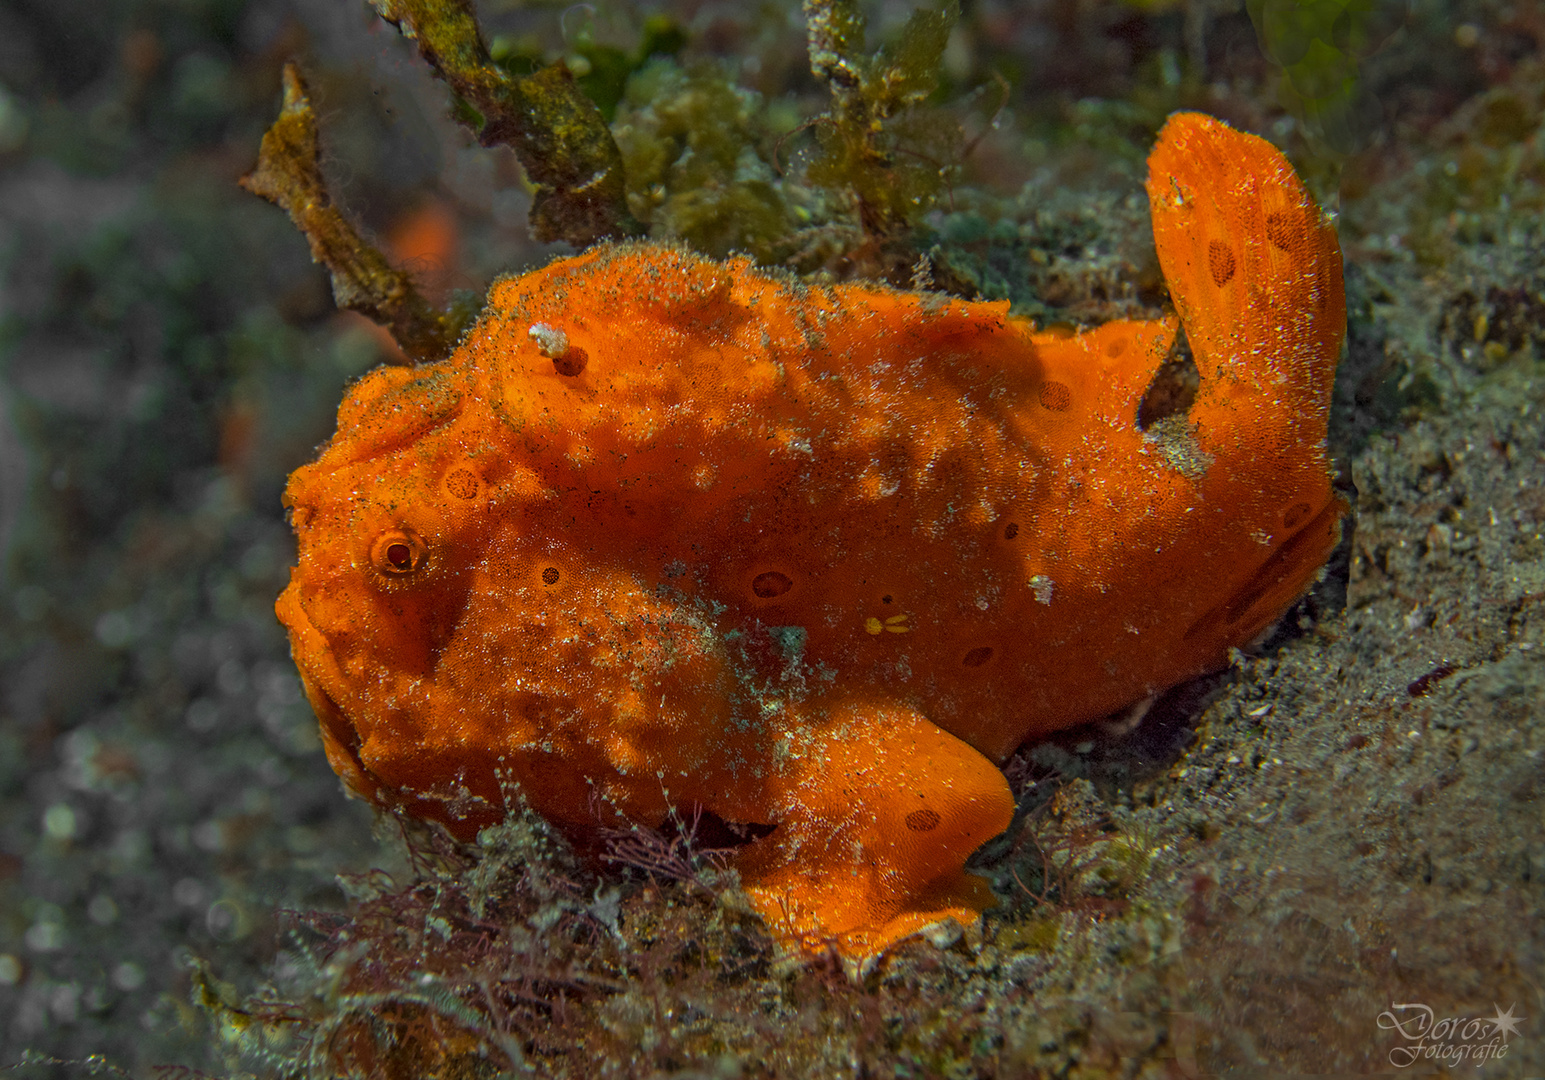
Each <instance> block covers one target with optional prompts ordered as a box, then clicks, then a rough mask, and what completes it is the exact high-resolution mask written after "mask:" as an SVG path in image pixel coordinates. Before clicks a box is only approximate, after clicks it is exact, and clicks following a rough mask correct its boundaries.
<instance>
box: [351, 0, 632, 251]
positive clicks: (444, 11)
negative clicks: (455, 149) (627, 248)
mask: <svg viewBox="0 0 1545 1080" xmlns="http://www.w3.org/2000/svg"><path fill="white" fill-rule="evenodd" d="M371 6H372V7H374V8H375V9H376V12H377V13H378V14H379V15H380V16H381V18H383V19H385V20H386V21H387V22H389V23H391V24H392V25H393V26H395V27H397V29H399V30H400V31H402V33H403V35H404V36H405V37H408V38H411V39H413V40H415V41H417V42H418V51H419V55H420V56H422V57H423V58H424V60H425V61H426V62H427V63H428V64H429V66H430V67H432V68H433V69H434V70H435V73H436V74H438V75H439V76H440V77H441V78H442V79H444V80H445V81H446V83H447V84H448V85H449V86H450V88H451V90H452V91H453V92H454V93H455V94H456V95H457V96H458V97H459V98H461V100H462V101H463V102H464V103H465V104H466V105H468V106H470V109H469V110H458V114H459V115H461V118H462V119H463V121H464V122H468V123H469V125H470V126H475V127H476V128H477V137H478V141H479V142H481V143H482V144H483V145H484V146H497V145H499V144H501V143H502V144H504V145H506V146H509V147H510V148H511V149H512V150H514V151H515V156H516V157H517V158H518V159H519V160H520V164H521V166H522V167H523V168H524V169H525V170H526V176H527V178H528V179H529V180H530V181H531V184H532V186H533V187H535V188H536V193H535V196H534V197H533V199H532V204H531V234H532V235H533V236H534V237H536V239H538V240H541V241H551V240H567V241H568V242H569V243H571V244H573V245H574V246H576V247H584V246H586V245H588V244H591V243H594V242H595V241H596V240H600V239H603V238H605V237H608V236H636V235H640V234H641V233H642V232H643V228H642V227H641V226H640V225H639V223H638V222H637V221H636V220H635V219H634V217H633V215H632V214H631V213H630V212H629V211H628V204H627V188H626V184H625V182H624V172H623V164H622V154H621V152H620V151H619V150H618V149H617V143H616V141H615V140H614V139H613V138H612V133H611V130H610V129H609V128H608V127H607V126H606V119H605V118H604V117H603V116H602V115H601V110H600V109H598V108H597V107H596V105H595V103H594V102H592V101H591V100H590V99H589V98H588V97H586V96H585V94H584V92H583V91H582V90H581V89H580V88H579V85H578V84H577V83H575V81H574V76H573V75H571V74H570V73H569V70H568V68H566V67H564V65H563V64H562V63H561V62H559V63H556V64H550V65H548V66H547V67H545V68H542V69H541V70H539V71H536V72H534V73H532V74H531V75H527V76H524V77H516V76H513V75H511V74H509V73H508V72H506V71H505V70H503V69H502V68H500V67H499V66H498V65H497V64H495V63H494V62H493V59H492V58H491V57H490V56H489V55H488V49H487V47H486V46H485V45H484V44H483V36H482V33H481V31H480V30H479V29H478V24H477V16H476V14H474V12H473V10H472V5H471V2H470V0H371ZM472 111H475V113H476V114H477V115H476V116H475V117H468V116H467V115H465V113H466V112H472ZM473 121H475V123H473Z"/></svg>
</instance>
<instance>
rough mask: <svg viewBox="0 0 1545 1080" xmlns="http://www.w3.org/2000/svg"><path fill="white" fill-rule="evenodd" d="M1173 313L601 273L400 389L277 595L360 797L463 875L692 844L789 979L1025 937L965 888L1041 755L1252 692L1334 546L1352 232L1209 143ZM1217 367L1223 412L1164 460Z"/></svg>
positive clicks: (304, 511) (1164, 219) (1159, 180)
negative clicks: (500, 853) (697, 842)
mask: <svg viewBox="0 0 1545 1080" xmlns="http://www.w3.org/2000/svg"><path fill="white" fill-rule="evenodd" d="M1149 167H1150V173H1149V179H1148V196H1149V201H1150V204H1151V207H1152V213H1153V221H1154V237H1155V241H1156V243H1157V246H1158V254H1159V261H1160V265H1161V267H1162V269H1163V271H1164V275H1165V278H1166V280H1167V282H1168V284H1169V287H1170V291H1171V294H1172V296H1173V299H1174V306H1175V310H1176V312H1177V315H1178V320H1177V318H1176V317H1170V318H1165V319H1158V320H1152V321H1124V322H1112V323H1109V324H1107V325H1104V326H1101V327H1098V328H1095V329H1090V330H1085V331H1082V332H1079V333H1075V334H1072V335H1067V334H1056V333H1048V332H1042V331H1038V330H1037V329H1036V327H1035V326H1034V325H1033V324H1031V323H1030V322H1028V321H1026V320H1024V319H1021V318H1016V317H1014V316H1012V315H1010V314H1009V312H1008V305H1007V304H1006V303H971V302H964V301H960V300H953V299H948V298H945V297H942V296H938V295H928V294H917V293H908V292H900V291H895V290H891V289H887V288H881V287H876V286H871V285H859V284H845V285H811V284H803V283H800V282H798V281H796V280H794V279H791V278H788V277H784V276H780V275H775V274H769V273H765V272H761V271H758V270H757V269H755V268H754V267H753V266H752V265H751V264H750V262H749V261H747V260H744V259H731V260H729V261H727V262H713V261H709V260H707V259H703V258H700V257H698V256H695V255H693V254H690V253H689V252H687V251H685V250H683V249H681V248H677V247H669V246H659V245H650V244H625V245H615V246H602V247H598V248H596V249H593V250H591V251H589V252H587V253H585V254H583V255H580V256H577V257H574V258H565V259H560V260H558V261H555V262H553V263H552V264H550V265H548V266H546V267H545V268H543V269H540V270H536V271H533V272H531V273H528V274H524V275H521V276H518V277H509V278H506V279H504V280H501V281H499V282H498V283H497V284H495V285H494V287H493V288H492V290H491V291H490V293H489V296H488V305H487V309H486V311H485V312H484V314H483V316H482V319H481V321H480V322H479V323H478V324H477V327H476V328H475V329H474V330H473V331H472V332H471V334H470V335H469V336H468V337H467V338H466V340H465V341H464V342H463V343H462V344H461V346H460V347H459V348H458V349H457V350H456V352H455V353H454V355H452V356H451V357H450V358H449V359H447V360H445V361H443V362H440V363H437V364H433V365H428V366H423V367H418V368H401V367H396V368H382V369H379V370H377V371H375V372H372V373H371V374H369V375H367V376H365V377H364V378H363V379H361V380H360V381H359V382H358V383H356V384H355V385H354V386H353V387H352V388H351V389H350V391H349V392H348V394H347V396H346V399H345V400H344V402H343V404H342V407H341V408H340V410H339V413H338V430H337V434H336V435H335V436H334V437H333V439H332V440H331V441H330V442H329V443H328V444H327V446H326V447H325V448H324V449H323V451H322V453H321V455H320V457H319V458H318V459H317V460H316V461H315V462H314V463H312V464H310V465H306V466H304V467H302V468H300V469H298V470H296V472H295V473H294V475H293V476H292V477H291V478H290V482H289V487H288V489H287V491H286V493H285V502H286V505H287V506H288V507H289V510H290V516H291V522H292V523H293V526H294V528H295V532H296V535H297V537H298V540H299V560H298V562H299V565H297V566H296V567H295V568H294V570H293V572H292V575H291V581H290V585H289V587H288V588H287V589H286V590H285V591H284V593H283V595H281V596H280V597H279V601H278V614H279V618H280V620H281V621H282V622H283V623H284V625H285V627H286V628H287V629H288V631H289V634H290V641H291V645H292V649H293V653H294V657H295V661H296V663H297V665H298V666H299V668H300V671H301V673H302V676H303V679H304V683H305V686H306V690H307V693H308V695H309V697H310V700H311V702H312V704H313V706H314V707H315V709H316V712H317V715H318V717H319V718H320V720H321V726H322V736H323V741H324V743H325V746H326V750H327V754H328V758H329V760H330V761H331V763H332V765H333V767H334V768H335V769H336V770H337V771H338V773H339V775H340V776H341V777H342V778H343V780H344V782H345V783H346V785H347V786H348V788H349V789H350V790H351V791H352V792H354V793H355V794H357V795H358V796H360V797H362V798H365V799H368V800H370V801H372V802H374V803H376V804H378V805H380V806H383V807H390V808H395V809H398V810H400V811H403V812H406V813H409V814H413V815H417V816H419V817H423V818H428V819H433V820H435V821H439V822H442V823H444V824H445V826H446V827H448V828H449V829H450V830H451V831H452V832H453V833H455V834H456V835H458V836H460V837H464V838H471V837H473V836H475V835H476V833H477V832H478V830H479V829H481V828H483V827H484V826H487V825H489V824H492V823H495V822H498V821H500V820H501V819H502V818H504V816H505V815H506V814H507V813H509V812H510V809H511V808H512V807H514V806H517V805H519V803H520V801H521V800H524V802H525V803H526V804H528V805H529V806H530V807H532V808H533V809H535V810H536V811H538V812H540V813H542V814H544V815H546V816H547V817H548V818H549V819H550V820H551V821H553V822H554V823H556V824H557V825H559V826H560V827H562V828H563V829H565V830H567V831H568V832H570V833H571V834H572V835H575V836H577V837H583V836H585V835H590V836H593V835H594V834H595V833H596V831H597V829H598V828H599V827H600V826H602V825H614V824H617V823H618V822H621V821H630V822H637V823H642V824H646V825H658V824H660V823H661V822H663V821H664V820H665V819H666V817H667V816H668V814H669V813H670V812H671V810H672V808H673V807H684V808H685V807H694V806H695V807H699V808H702V809H703V810H705V811H707V812H711V813H712V814H714V815H717V816H718V817H719V818H721V819H723V820H724V821H726V822H730V823H743V824H746V825H754V826H759V828H757V829H755V830H753V831H754V832H755V833H756V834H757V835H758V836H759V838H758V839H756V840H754V841H753V842H751V843H749V844H747V845H746V846H744V847H742V848H740V849H738V853H737V854H736V856H735V859H734V865H735V867H736V868H737V869H738V871H739V873H740V876H741V880H742V883H743V885H744V887H745V889H746V891H747V893H748V894H749V895H750V897H751V898H752V900H753V902H754V903H755V904H756V906H757V907H758V908H759V910H760V911H761V912H762V914H763V915H764V916H765V918H766V920H767V922H768V924H769V926H770V927H771V928H772V930H773V932H774V933H775V934H776V935H778V936H779V937H780V938H781V939H783V940H784V941H785V942H787V943H788V944H790V945H793V946H797V947H804V948H811V949H825V948H835V949H836V950H837V951H838V952H839V953H841V954H843V955H844V956H846V957H848V958H850V959H859V960H862V959H865V958H869V957H873V956H875V955H877V954H878V953H879V952H881V951H883V950H884V949H886V948H887V947H888V946H890V945H891V944H893V943H894V942H896V941H898V940H899V939H901V938H903V937H906V936H907V935H910V934H913V933H915V932H917V931H919V930H921V929H923V928H926V927H928V926H929V925H931V924H934V923H937V922H940V921H941V920H945V919H950V918H953V919H955V920H957V921H959V922H962V923H965V922H968V921H970V920H974V919H977V918H978V917H979V916H980V914H981V913H982V911H983V910H984V909H985V908H987V907H989V906H991V905H992V904H993V903H994V897H993V893H992V891H991V889H990V888H989V887H988V885H987V883H986V882H985V881H984V880H983V879H982V878H980V877H977V876H976V875H974V874H972V873H969V872H967V871H966V870H965V869H964V863H965V860H966V858H967V857H968V856H969V855H970V854H971V853H972V852H973V851H974V850H975V849H976V848H977V847H979V846H980V845H981V844H982V843H983V842H984V841H986V840H988V839H990V838H991V837H992V836H994V835H995V834H997V833H999V832H1001V831H1002V830H1003V829H1004V828H1005V827H1006V826H1007V825H1008V823H1009V820H1010V816H1011V813H1012V810H1013V800H1012V798H1011V795H1010V792H1009V788H1008V785H1007V784H1006V783H1005V781H1004V777H1003V774H1002V773H1001V772H1000V770H999V764H1000V763H1001V762H1002V761H1003V760H1004V758H1005V757H1006V756H1007V755H1008V754H1009V753H1011V752H1012V751H1013V750H1014V749H1015V748H1016V747H1017V746H1019V745H1020V744H1021V743H1023V742H1025V741H1026V740H1027V739H1033V738H1036V737H1039V736H1044V735H1047V734H1048V733H1051V732H1055V731H1057V730H1059V729H1063V728H1068V727H1070V726H1073V725H1077V724H1080V723H1084V722H1086V721H1089V720H1092V719H1095V718H1098V717H1101V716H1105V715H1108V714H1110V713H1112V712H1114V711H1116V710H1120V709H1124V708H1127V707H1129V706H1132V705H1134V704H1135V703H1139V702H1142V701H1143V700H1145V699H1148V698H1150V697H1152V696H1153V695H1154V694H1157V693H1159V692H1160V691H1163V690H1164V689H1166V688H1168V687H1170V686H1173V685H1175V684H1176V683H1178V682H1180V681H1182V680H1185V679H1188V678H1191V677H1193V676H1196V675H1198V674H1201V673H1204V672H1207V671H1209V670H1213V669H1217V668H1219V667H1221V666H1223V665H1224V664H1225V662H1226V658H1227V654H1228V651H1229V649H1230V648H1231V647H1234V646H1238V645H1241V644H1243V643H1245V642H1247V641H1249V640H1250V639H1251V638H1253V637H1255V636H1256V635H1257V634H1258V633H1260V631H1261V630H1262V629H1263V628H1265V627H1267V626H1268V625H1269V624H1271V623H1272V621H1273V620H1275V619H1276V618H1278V616H1280V615H1281V614H1282V613H1283V611H1284V610H1286V609H1287V607H1288V606H1289V605H1290V604H1291V603H1292V602H1293V601H1294V599H1295V598H1296V597H1298V596H1299V594H1300V593H1301V592H1302V591H1303V590H1304V588H1305V587H1306V585H1307V584H1308V583H1309V582H1310V581H1311V580H1312V579H1313V578H1314V576H1315V574H1316V572H1317V570H1318V569H1319V567H1320V566H1321V564H1322V563H1323V562H1324V560H1325V559H1326V557H1327V556H1328V554H1329V552H1330V551H1331V549H1332V547H1333V546H1334V545H1335V543H1336V541H1337V538H1338V536H1339V532H1340V524H1339V522H1340V518H1341V516H1342V514H1343V513H1344V512H1345V510H1346V507H1345V505H1344V504H1343V503H1342V502H1341V501H1340V500H1339V499H1338V498H1337V497H1336V496H1335V494H1334V493H1333V491H1332V489H1331V484H1330V480H1329V470H1328V464H1327V460H1326V452H1325V434H1326V418H1327V412H1328V405H1329V397H1330V391H1331V382H1332V378H1333V375H1334V371H1335V366H1336V361H1337V358H1338V355H1339V353H1340V349H1341V342H1342V337H1343V332H1344V325H1345V298H1344V293H1343V288H1342V279H1341V256H1340V251H1339V248H1338V246H1337V241H1336V235H1335V231H1334V229H1333V228H1332V226H1331V224H1330V223H1329V222H1328V220H1327V219H1326V217H1325V216H1324V215H1323V214H1322V213H1321V212H1320V210H1319V209H1318V207H1316V206H1315V204H1314V202H1313V201H1312V199H1311V198H1310V197H1309V195H1308V193H1307V192H1306V191H1305V189H1304V186H1303V184H1302V183H1301V182H1300V181H1299V180H1298V178H1297V177H1296V176H1295V175H1294V173H1293V170H1292V169H1291V167H1290V166H1289V165H1288V164H1287V162H1286V161H1285V160H1284V159H1283V157H1282V156H1281V155H1280V154H1279V153H1278V152H1277V151H1276V150H1275V149H1273V148H1272V147H1271V146H1270V145H1269V144H1267V143H1266V142H1264V141H1262V140H1261V139H1258V138H1255V137H1253V136H1250V135H1246V134H1242V133H1239V132H1236V131H1234V130H1232V129H1230V128H1229V127H1227V126H1225V125H1224V124H1222V123H1220V122H1218V121H1216V120H1213V119H1210V118H1208V117H1205V116H1201V115H1197V114H1194V113H1187V114H1179V115H1176V116H1174V117H1172V118H1171V119H1170V121H1169V122H1168V124H1167V125H1166V126H1165V128H1164V130H1163V133H1162V134H1161V136H1160V138H1159V142H1158V145H1157V146H1156V148H1155V149H1154V151H1153V154H1152V157H1151V158H1150V159H1149ZM1177 325H1181V326H1183V327H1184V330H1185V335H1186V338H1187V339H1188V341H1189V344H1190V348H1191V350H1192V353H1193V355H1194V358H1195V361H1196V366H1197V369H1198V372H1199V375H1200V386H1199V389H1198V391H1197V394H1196V397H1195V400H1194V402H1193V403H1192V404H1191V406H1190V407H1189V409H1188V410H1187V411H1186V412H1185V413H1184V414H1180V415H1175V416H1171V417H1169V418H1168V419H1166V420H1164V421H1162V422H1160V423H1157V424H1152V425H1150V426H1149V427H1148V428H1147V429H1146V430H1145V429H1144V428H1143V427H1142V426H1141V425H1140V424H1139V422H1138V410H1139V404H1140V403H1141V401H1142V399H1143V396H1144V392H1145V390H1147V388H1148V387H1149V385H1150V384H1151V383H1152V381H1153V379H1154V375H1155V372H1156V370H1157V369H1158V368H1159V366H1160V364H1161V363H1162V362H1163V361H1164V360H1165V358H1166V357H1167V356H1169V355H1170V353H1171V349H1172V346H1173V345H1174V344H1175V339H1176V335H1177Z"/></svg>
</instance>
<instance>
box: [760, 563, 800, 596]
mask: <svg viewBox="0 0 1545 1080" xmlns="http://www.w3.org/2000/svg"><path fill="white" fill-rule="evenodd" d="M793 587H794V579H793V578H791V577H789V576H788V575H787V574H783V573H779V572H778V571H777V570H765V571H763V572H762V573H760V574H758V575H756V577H754V578H752V579H751V592H752V593H753V594H755V595H756V597H757V598H758V599H760V600H772V599H774V598H776V597H779V596H782V595H783V594H784V593H786V592H788V591H789V590H790V589H792V588H793Z"/></svg>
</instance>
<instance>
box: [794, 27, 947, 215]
mask: <svg viewBox="0 0 1545 1080" xmlns="http://www.w3.org/2000/svg"><path fill="white" fill-rule="evenodd" d="M959 17H960V5H959V3H958V0H941V2H940V3H939V5H938V6H937V7H925V8H920V9H919V10H917V11H914V12H913V13H912V16H911V18H909V19H908V20H907V24H906V26H905V27H904V28H903V30H902V32H901V34H900V35H899V37H898V38H897V39H896V42H895V44H893V45H890V46H887V47H885V48H882V49H880V50H879V51H877V52H875V53H874V54H873V55H866V53H865V29H866V27H865V20H864V14H863V11H862V9H861V7H860V5H859V3H858V0H806V2H805V23H806V33H807V36H808V44H809V51H810V70H811V71H812V72H813V73H814V74H815V75H816V76H817V77H818V78H820V79H822V80H824V81H825V82H826V83H827V84H828V85H829V86H830V88H831V93H832V108H831V111H830V112H829V113H828V114H827V115H826V116H825V117H824V118H823V122H819V123H817V125H816V137H817V140H818V142H819V145H820V154H819V157H818V158H817V159H816V161H815V162H814V163H812V165H811V168H810V172H809V178H810V180H811V181H812V182H814V183H817V184H821V185H824V186H827V187H832V188H839V189H846V190H847V191H849V192H850V193H851V195H852V197H853V199H854V201H855V203H856V205H857V209H858V215H859V220H860V223H861V224H862V226H863V228H864V231H865V233H867V234H868V235H870V236H872V237H876V238H880V239H886V238H892V237H896V236H899V235H902V234H904V233H905V232H907V231H908V230H909V229H910V228H911V227H912V225H913V224H914V223H915V222H916V221H917V220H918V219H919V218H920V217H921V215H922V214H923V213H924V212H926V211H927V210H928V208H929V207H930V206H932V205H933V201H934V199H935V198H936V197H937V196H938V194H939V193H940V192H941V191H942V190H943V189H944V187H945V185H946V183H947V182H948V181H949V179H950V174H951V170H952V169H953V168H954V167H955V165H956V164H957V163H958V161H959V159H960V156H961V150H962V148H963V143H964V139H963V136H962V134H961V130H960V125H959V123H958V122H956V121H955V120H954V119H953V118H951V117H948V116H945V115H942V114H935V113H932V112H929V111H926V110H922V109H919V108H918V106H920V105H922V104H923V102H924V101H925V100H926V99H927V98H928V97H929V96H930V95H931V94H933V93H934V92H935V91H936V90H937V89H938V88H939V85H940V81H941V69H942V65H943V59H944V50H945V48H946V46H947V45H948V44H949V37H950V32H951V31H952V30H953V29H954V27H955V23H956V21H957V20H958V19H959Z"/></svg>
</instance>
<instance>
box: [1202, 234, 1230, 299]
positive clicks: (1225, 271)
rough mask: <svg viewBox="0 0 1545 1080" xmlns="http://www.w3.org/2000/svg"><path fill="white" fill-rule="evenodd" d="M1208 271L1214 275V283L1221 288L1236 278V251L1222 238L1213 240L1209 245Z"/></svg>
mask: <svg viewBox="0 0 1545 1080" xmlns="http://www.w3.org/2000/svg"><path fill="white" fill-rule="evenodd" d="M1207 271H1208V273H1210V274H1211V275H1212V283H1213V284H1214V285H1216V286H1217V287H1218V288H1220V289H1221V288H1223V286H1225V285H1227V284H1228V283H1229V282H1230V281H1232V280H1233V279H1234V253H1233V252H1232V251H1230V250H1229V246H1228V245H1227V244H1225V243H1224V242H1223V241H1222V240H1213V241H1212V242H1210V243H1209V244H1208V245H1207Z"/></svg>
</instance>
